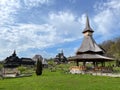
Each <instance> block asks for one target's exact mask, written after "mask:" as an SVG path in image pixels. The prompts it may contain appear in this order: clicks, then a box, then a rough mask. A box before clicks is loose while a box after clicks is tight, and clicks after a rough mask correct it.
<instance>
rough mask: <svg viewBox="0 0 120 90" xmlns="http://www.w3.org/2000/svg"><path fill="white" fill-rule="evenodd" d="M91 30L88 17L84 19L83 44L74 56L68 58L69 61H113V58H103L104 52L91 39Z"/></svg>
mask: <svg viewBox="0 0 120 90" xmlns="http://www.w3.org/2000/svg"><path fill="white" fill-rule="evenodd" d="M93 32H94V31H93V30H92V28H91V27H90V24H89V19H88V16H87V18H86V27H85V29H84V30H83V32H82V33H83V34H84V39H83V42H82V44H81V46H80V48H78V50H77V52H76V56H72V57H69V58H68V59H69V60H70V61H79V62H83V61H87V62H89V61H90V62H91V61H97V62H102V61H113V58H109V57H106V56H104V54H105V50H104V49H102V48H101V47H100V46H99V45H97V43H96V42H95V40H94V39H93V37H92V34H93Z"/></svg>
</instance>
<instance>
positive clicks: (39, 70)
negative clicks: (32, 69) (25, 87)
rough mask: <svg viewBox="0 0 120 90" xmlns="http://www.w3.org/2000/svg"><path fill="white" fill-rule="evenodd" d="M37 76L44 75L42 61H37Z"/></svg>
mask: <svg viewBox="0 0 120 90" xmlns="http://www.w3.org/2000/svg"><path fill="white" fill-rule="evenodd" d="M36 75H42V61H41V60H40V59H38V60H37V66H36Z"/></svg>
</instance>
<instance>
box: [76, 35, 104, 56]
mask: <svg viewBox="0 0 120 90" xmlns="http://www.w3.org/2000/svg"><path fill="white" fill-rule="evenodd" d="M88 52H91V53H95V54H103V53H105V51H104V50H103V49H102V48H100V47H99V46H98V45H97V44H96V42H95V40H94V39H93V38H92V36H87V37H84V39H83V42H82V45H81V46H80V48H79V49H78V50H77V52H76V54H81V53H88Z"/></svg>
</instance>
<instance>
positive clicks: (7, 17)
mask: <svg viewBox="0 0 120 90" xmlns="http://www.w3.org/2000/svg"><path fill="white" fill-rule="evenodd" d="M19 3H20V2H19V0H0V21H1V22H0V25H4V24H12V23H13V22H14V18H12V16H14V14H15V13H16V11H17V10H18V9H19V8H20V4H19Z"/></svg>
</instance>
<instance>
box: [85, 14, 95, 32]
mask: <svg viewBox="0 0 120 90" xmlns="http://www.w3.org/2000/svg"><path fill="white" fill-rule="evenodd" d="M86 31H90V32H94V31H93V30H92V29H91V27H90V24H89V18H88V15H86V26H85V29H84V31H83V33H85V32H86Z"/></svg>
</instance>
